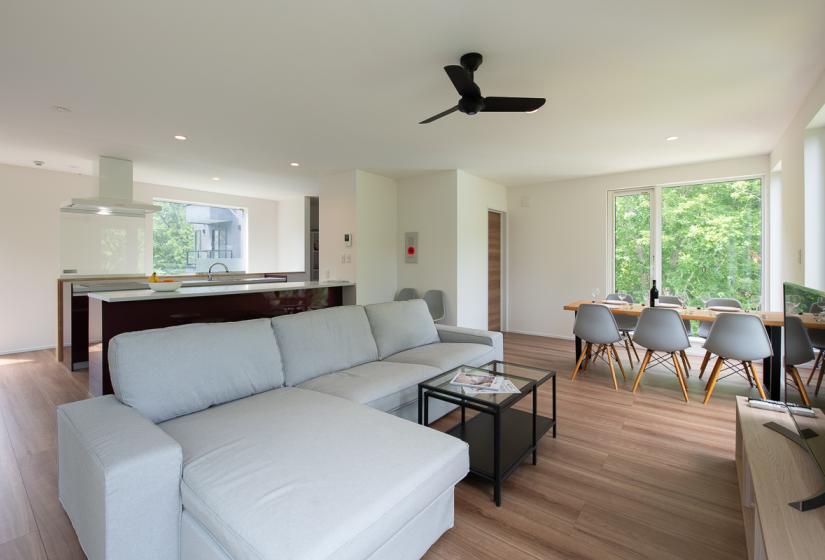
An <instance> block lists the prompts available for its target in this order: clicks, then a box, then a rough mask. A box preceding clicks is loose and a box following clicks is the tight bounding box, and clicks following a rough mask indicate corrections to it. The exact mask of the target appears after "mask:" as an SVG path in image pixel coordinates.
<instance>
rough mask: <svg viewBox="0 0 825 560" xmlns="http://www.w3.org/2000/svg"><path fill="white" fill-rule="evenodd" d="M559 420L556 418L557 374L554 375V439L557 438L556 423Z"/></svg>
mask: <svg viewBox="0 0 825 560" xmlns="http://www.w3.org/2000/svg"><path fill="white" fill-rule="evenodd" d="M558 423H559V421H558V419H557V418H556V376H555V375H554V376H553V439H555V438H556V424H558Z"/></svg>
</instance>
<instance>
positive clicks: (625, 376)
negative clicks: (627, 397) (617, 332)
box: [610, 344, 627, 381]
mask: <svg viewBox="0 0 825 560" xmlns="http://www.w3.org/2000/svg"><path fill="white" fill-rule="evenodd" d="M610 348H611V349H612V350H613V357H614V358H616V363H617V364H619V371H621V372H622V379H624V380H625V381H627V375H625V372H624V366H623V365H622V361H621V360H620V359H619V353H618V352H616V347H615V346H613V345H612V344H611V345H610Z"/></svg>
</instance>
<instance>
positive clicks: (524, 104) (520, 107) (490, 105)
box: [482, 97, 547, 113]
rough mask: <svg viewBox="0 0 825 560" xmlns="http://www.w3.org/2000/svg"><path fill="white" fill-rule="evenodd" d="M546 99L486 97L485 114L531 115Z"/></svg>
mask: <svg viewBox="0 0 825 560" xmlns="http://www.w3.org/2000/svg"><path fill="white" fill-rule="evenodd" d="M545 101H547V100H546V99H544V98H542V97H485V98H484V109H482V111H484V112H485V113H504V112H508V113H529V112H531V111H536V110H538V109H539V108H540V107H541V106H542V105H544V103H545Z"/></svg>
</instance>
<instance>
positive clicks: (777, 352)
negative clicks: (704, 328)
mask: <svg viewBox="0 0 825 560" xmlns="http://www.w3.org/2000/svg"><path fill="white" fill-rule="evenodd" d="M611 302H612V303H611V304H607V303H606V302H605V301H604V300H599V301H597V302H596V303H600V304H604V305H605V306H606V307H607V308H608V309H610V311H611V312H612V313H613V314H614V315H627V316H630V317H638V316H639V315H641V314H642V311H643V310H644V309H645V308H646V307H647V306H646V305H643V304H639V303H631V304H627V303H621V302H613V301H612V300H611ZM583 303H593V301H592V300H588V299H582V300H577V301H573V302H571V303H568V304H567V305H565V306H564V310H565V311H572V312H573V313H574V314H575V313H576V312H577V311H578V309H579V306H580V305H582V304H583ZM663 307H664V306H663ZM673 309H675V310H676V311H677V312H678V313H679V315H680V316H681V317H682V319H683V320H687V321H707V322H709V323H712V322H713V321H715V320H716V318H717V317H718V316H719V314H720V313H724V311H714V310H712V309H706V308H701V307H686V308H673ZM739 313H749V314H750V315H756V316H757V317H759V319H760V320H761V321H762V324H763V325H765V330H766V331H767V333H768V338H769V339H770V341H771V348H772V349H773V355H772V356H769V357H767V358H765V359H764V360H763V361H762V379H763V383H764V385H765V389H766V391H767V392H768V393H769V396H770V398H771V399H773V400H782V386H783V385H784V376H783V375H782V369H783V368H782V327H783V326H784V325H785V316H784V314H783V313H782V312H781V311H752V312H747V311H739ZM801 318H802V323H803V324H804V325H805V327H806V328H809V329H825V322H822V321H817V320H816V318H815V317H814V316H813V315H812V314H810V313H803V314H802V315H801ZM581 353H582V341H581V339H580V338H579V337H576V361H578V359H579V356H581Z"/></svg>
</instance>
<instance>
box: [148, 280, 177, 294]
mask: <svg viewBox="0 0 825 560" xmlns="http://www.w3.org/2000/svg"><path fill="white" fill-rule="evenodd" d="M182 285H183V282H149V288H150V289H151V290H152V291H154V292H174V291H175V290H177V289H178V288H180V287H181V286H182Z"/></svg>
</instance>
